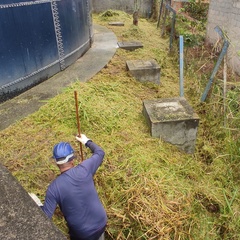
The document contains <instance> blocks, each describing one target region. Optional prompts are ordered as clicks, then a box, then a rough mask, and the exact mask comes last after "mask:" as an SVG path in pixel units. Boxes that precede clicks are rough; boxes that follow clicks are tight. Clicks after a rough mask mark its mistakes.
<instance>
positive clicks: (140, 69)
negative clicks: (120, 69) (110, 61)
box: [126, 59, 160, 84]
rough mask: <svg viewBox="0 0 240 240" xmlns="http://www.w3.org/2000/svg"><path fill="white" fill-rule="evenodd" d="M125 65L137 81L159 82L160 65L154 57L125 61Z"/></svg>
mask: <svg viewBox="0 0 240 240" xmlns="http://www.w3.org/2000/svg"><path fill="white" fill-rule="evenodd" d="M126 67H127V70H129V71H130V72H131V74H132V75H133V77H135V78H136V79H137V80H138V81H140V82H146V81H150V82H153V83H156V84H160V67H159V65H158V63H157V62H156V61H155V60H154V59H150V60H148V61H144V60H131V61H127V62H126Z"/></svg>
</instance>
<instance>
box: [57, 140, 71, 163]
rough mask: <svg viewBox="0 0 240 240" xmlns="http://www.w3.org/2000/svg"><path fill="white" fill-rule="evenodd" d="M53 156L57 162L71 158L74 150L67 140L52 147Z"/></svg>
mask: <svg viewBox="0 0 240 240" xmlns="http://www.w3.org/2000/svg"><path fill="white" fill-rule="evenodd" d="M53 158H55V160H56V163H57V164H63V163H66V162H69V161H71V160H73V158H74V150H73V148H72V147H71V145H70V144H69V143H68V142H60V143H58V144H56V145H55V146H54V147H53Z"/></svg>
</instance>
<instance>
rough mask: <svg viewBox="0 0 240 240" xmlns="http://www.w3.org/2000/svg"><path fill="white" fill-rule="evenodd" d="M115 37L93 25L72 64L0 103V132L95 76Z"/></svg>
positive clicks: (114, 44)
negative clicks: (86, 47) (90, 41)
mask: <svg viewBox="0 0 240 240" xmlns="http://www.w3.org/2000/svg"><path fill="white" fill-rule="evenodd" d="M116 48H117V38H116V36H115V35H114V33H113V32H112V31H110V30H109V29H108V28H106V27H103V26H99V25H94V43H93V46H92V47H91V48H90V49H89V50H88V51H87V52H86V53H85V54H84V55H83V56H82V57H81V58H80V59H78V60H77V61H76V62H75V63H74V64H72V65H71V66H69V67H68V68H67V69H65V70H64V71H62V72H59V73H58V74H56V75H54V76H53V77H51V78H50V79H48V80H46V81H44V82H43V83H41V84H39V85H37V86H35V87H33V88H32V89H30V90H28V91H26V92H25V93H23V94H21V95H19V96H17V97H15V98H13V99H11V100H8V101H6V102H4V103H2V104H0V130H3V129H5V128H7V127H8V126H10V125H11V124H13V123H15V122H16V121H18V120H21V119H22V118H24V117H26V116H27V115H29V114H31V113H33V112H35V111H37V110H38V109H39V108H40V107H41V106H42V105H43V104H44V100H47V99H50V98H52V97H54V96H55V95H57V94H58V93H60V92H61V90H62V89H63V88H65V87H67V86H68V85H69V84H71V83H73V82H75V81H76V80H77V79H79V81H81V82H85V81H87V80H89V79H90V78H92V77H93V76H94V75H95V74H96V73H98V72H99V71H100V70H101V69H102V68H103V67H104V66H106V65H107V63H108V62H109V61H110V59H111V58H112V57H113V55H114V54H115V52H116Z"/></svg>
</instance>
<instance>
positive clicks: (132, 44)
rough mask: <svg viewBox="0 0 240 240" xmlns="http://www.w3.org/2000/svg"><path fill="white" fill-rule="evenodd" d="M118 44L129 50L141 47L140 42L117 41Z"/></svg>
mask: <svg viewBox="0 0 240 240" xmlns="http://www.w3.org/2000/svg"><path fill="white" fill-rule="evenodd" d="M118 46H119V47H120V48H123V49H125V50H129V51H134V50H135V49H138V48H143V45H142V43H141V42H118Z"/></svg>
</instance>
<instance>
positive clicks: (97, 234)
mask: <svg viewBox="0 0 240 240" xmlns="http://www.w3.org/2000/svg"><path fill="white" fill-rule="evenodd" d="M105 229H106V226H104V227H103V228H102V229H100V230H98V231H97V232H95V233H94V234H93V235H91V236H89V237H88V238H81V237H73V236H70V239H71V240H99V238H100V237H101V236H102V234H103V233H104V232H105Z"/></svg>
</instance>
